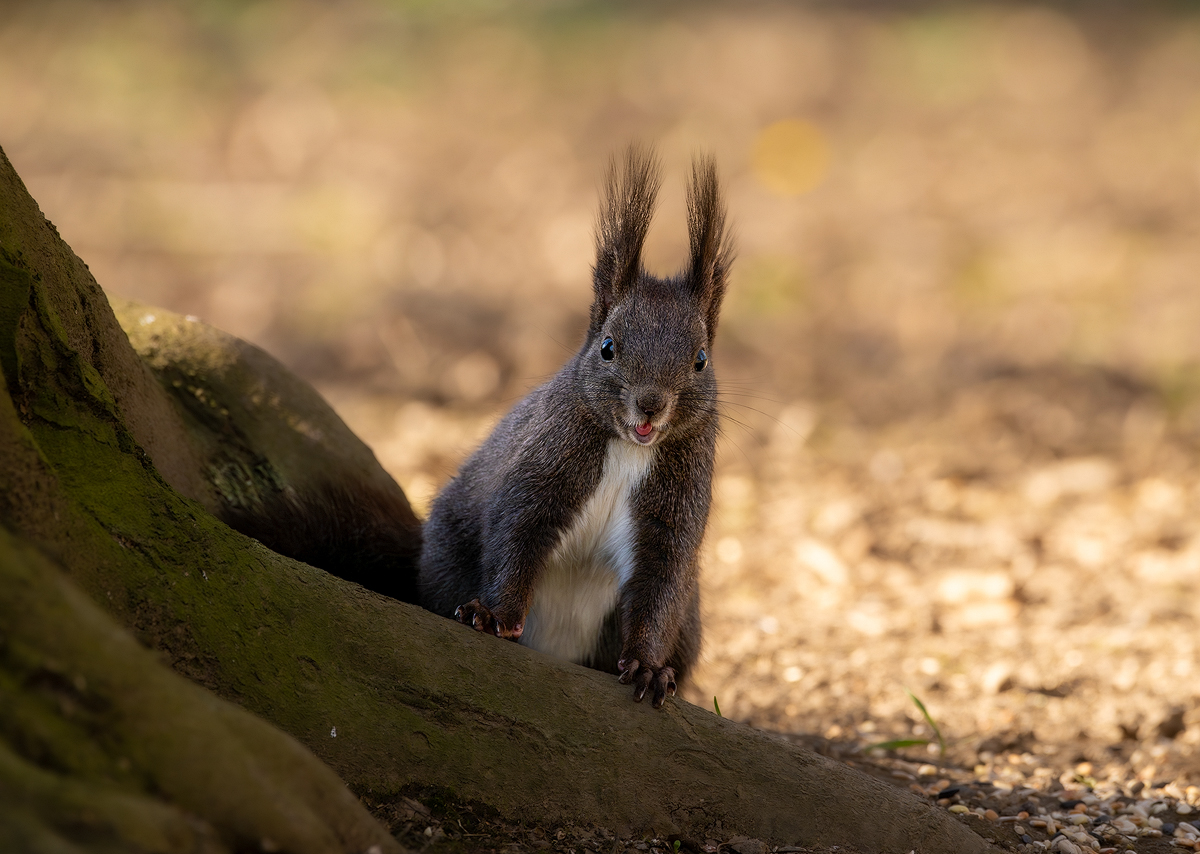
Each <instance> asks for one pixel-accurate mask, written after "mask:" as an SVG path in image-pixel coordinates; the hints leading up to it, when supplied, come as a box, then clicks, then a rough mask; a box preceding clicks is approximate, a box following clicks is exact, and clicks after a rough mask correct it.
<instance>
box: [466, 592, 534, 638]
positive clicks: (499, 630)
mask: <svg viewBox="0 0 1200 854" xmlns="http://www.w3.org/2000/svg"><path fill="white" fill-rule="evenodd" d="M454 618H455V619H456V620H458V621H459V622H460V623H462V624H463V625H464V626H470V627H471V628H473V629H475V631H477V632H486V633H487V634H489V635H495V636H496V637H498V638H507V639H508V640H514V641H515V640H517V639H519V638H520V637H521V634H522V632H524V631H525V624H524V623H517V624H515V625H514V626H513V627H512V628H511V629H510V628H508V626H506V625H505V624H504V622H503V621H501V620H499V619H498V618H497V617H496V616H495V615H494V614H493V613H492V612H491V611H490V610H488V607H487V606H486V605H484V604H483V603H482V602H480V601H479V600H478V599H472V600H471V601H470V602H468V603H467V604H465V605H459V606H458V607H457V608H455V609H454Z"/></svg>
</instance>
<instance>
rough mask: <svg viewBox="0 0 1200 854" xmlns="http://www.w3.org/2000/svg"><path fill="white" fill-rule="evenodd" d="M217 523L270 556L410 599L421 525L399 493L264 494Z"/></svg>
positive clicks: (347, 489)
mask: <svg viewBox="0 0 1200 854" xmlns="http://www.w3.org/2000/svg"><path fill="white" fill-rule="evenodd" d="M219 515H220V516H221V520H222V521H223V522H225V523H226V524H227V525H229V526H230V527H231V528H233V529H234V530H236V531H240V532H241V533H243V534H246V535H247V536H250V537H254V538H255V539H256V540H258V541H259V542H261V543H262V544H263V545H265V546H266V547H267V548H269V549H271V550H272V551H276V552H279V553H280V554H282V555H285V556H287V557H290V558H295V559H296V560H300V561H304V562H305V563H307V564H311V565H312V566H317V567H320V568H321V569H324V570H325V571H327V572H330V573H333V574H334V575H336V576H338V577H340V578H344V579H346V580H347V581H353V582H355V583H356V584H361V585H362V586H363V587H366V588H367V589H368V590H373V591H375V592H376V593H382V594H383V595H385V596H391V597H392V598H394V599H399V600H401V601H403V602H411V603H414V604H416V603H417V602H418V594H417V562H418V560H419V559H420V556H421V521H420V520H419V519H418V518H417V516H416V514H415V513H413V510H412V507H410V506H409V504H408V501H407V499H406V498H405V497H404V493H403V492H400V491H399V489H396V490H395V491H384V490H380V489H377V488H373V487H371V486H368V485H365V484H354V485H352V486H335V485H333V484H324V485H321V486H317V487H313V488H309V489H305V490H303V491H297V490H295V489H292V488H287V489H282V490H279V491H277V492H274V493H271V494H270V495H269V496H267V497H264V498H262V499H261V500H259V501H257V502H255V503H254V506H253V507H252V508H244V507H238V508H230V507H227V508H225V509H224V510H222V511H221V512H220V514H219Z"/></svg>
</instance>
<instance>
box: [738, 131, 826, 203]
mask: <svg viewBox="0 0 1200 854" xmlns="http://www.w3.org/2000/svg"><path fill="white" fill-rule="evenodd" d="M829 159H830V151H829V142H828V141H827V140H826V138H825V134H824V133H822V132H821V130H820V128H818V127H816V126H815V125H813V124H812V123H811V122H806V121H803V120H802V119H785V120H783V121H779V122H775V123H774V124H772V125H768V126H767V127H765V128H763V130H762V131H761V132H760V133H759V135H758V140H757V141H756V142H755V144H754V174H755V176H756V177H757V178H758V180H759V181H761V182H762V184H763V186H764V187H766V188H767V189H768V190H770V191H771V192H773V193H778V194H779V195H781V196H798V195H800V194H801V193H807V192H809V191H811V190H813V189H815V188H816V187H817V185H818V184H820V183H821V181H822V180H823V179H824V178H825V174H826V173H827V172H828V171H829Z"/></svg>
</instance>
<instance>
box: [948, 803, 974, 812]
mask: <svg viewBox="0 0 1200 854" xmlns="http://www.w3.org/2000/svg"><path fill="white" fill-rule="evenodd" d="M970 811H971V808H970V807H968V806H967V805H966V804H954V805H953V806H952V807H950V812H954V813H964V812H970Z"/></svg>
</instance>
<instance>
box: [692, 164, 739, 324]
mask: <svg viewBox="0 0 1200 854" xmlns="http://www.w3.org/2000/svg"><path fill="white" fill-rule="evenodd" d="M687 211H688V243H689V247H690V250H691V257H690V259H689V268H688V271H687V275H688V280H689V281H690V282H691V285H692V290H693V292H694V293H695V295H696V296H697V297H698V298H699V300H700V304H701V306H702V308H703V310H704V311H705V315H706V321H707V324H708V326H707V328H708V338H709V340H710V341H711V340H712V338H713V336H714V335H715V334H716V330H717V318H718V316H719V315H720V311H721V301H722V299H724V297H725V287H726V285H727V283H728V277H729V265H730V264H731V263H732V262H733V254H734V250H733V239H732V238H731V237H730V235H729V233H728V231H727V230H726V228H725V200H724V198H723V197H722V195H721V185H720V182H719V181H718V180H717V163H716V160H715V159H714V158H713V157H712V155H702V156H697V157H696V158H694V159H693V160H692V181H691V183H690V184H688V189H687Z"/></svg>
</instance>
